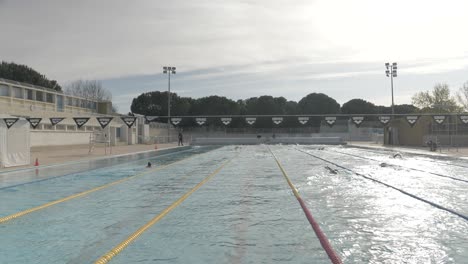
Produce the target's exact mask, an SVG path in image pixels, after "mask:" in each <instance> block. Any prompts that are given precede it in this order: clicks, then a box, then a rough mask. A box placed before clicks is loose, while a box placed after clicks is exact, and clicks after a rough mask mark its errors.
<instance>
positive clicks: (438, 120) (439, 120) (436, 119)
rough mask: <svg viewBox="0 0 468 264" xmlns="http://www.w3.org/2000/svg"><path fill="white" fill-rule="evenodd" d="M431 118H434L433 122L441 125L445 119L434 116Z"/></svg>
mask: <svg viewBox="0 0 468 264" xmlns="http://www.w3.org/2000/svg"><path fill="white" fill-rule="evenodd" d="M432 118H434V121H435V122H436V123H437V124H439V125H441V124H442V123H444V121H445V119H446V116H444V115H435V116H432Z"/></svg>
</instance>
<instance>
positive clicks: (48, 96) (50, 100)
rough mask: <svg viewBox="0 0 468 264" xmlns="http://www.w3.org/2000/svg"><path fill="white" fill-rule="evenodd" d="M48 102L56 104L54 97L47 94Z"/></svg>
mask: <svg viewBox="0 0 468 264" xmlns="http://www.w3.org/2000/svg"><path fill="white" fill-rule="evenodd" d="M46 101H47V102H48V103H53V102H54V95H53V94H51V93H47V94H46Z"/></svg>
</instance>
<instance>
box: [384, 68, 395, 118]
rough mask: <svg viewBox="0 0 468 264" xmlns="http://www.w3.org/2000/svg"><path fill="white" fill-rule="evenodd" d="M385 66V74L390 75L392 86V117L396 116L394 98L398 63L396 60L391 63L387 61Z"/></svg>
mask: <svg viewBox="0 0 468 264" xmlns="http://www.w3.org/2000/svg"><path fill="white" fill-rule="evenodd" d="M385 67H386V68H387V70H386V71H385V74H386V75H387V77H390V85H391V88H392V117H394V116H395V103H394V100H393V77H397V63H396V62H394V63H392V64H390V63H388V62H387V63H385Z"/></svg>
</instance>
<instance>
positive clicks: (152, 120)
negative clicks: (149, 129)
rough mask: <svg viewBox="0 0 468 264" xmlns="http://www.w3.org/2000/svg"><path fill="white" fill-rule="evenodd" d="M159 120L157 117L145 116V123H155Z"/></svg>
mask: <svg viewBox="0 0 468 264" xmlns="http://www.w3.org/2000/svg"><path fill="white" fill-rule="evenodd" d="M158 118H159V116H145V119H146V122H148V123H151V122H154V121H156V120H157V119H158Z"/></svg>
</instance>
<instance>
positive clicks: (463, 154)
mask: <svg viewBox="0 0 468 264" xmlns="http://www.w3.org/2000/svg"><path fill="white" fill-rule="evenodd" d="M348 146H355V147H361V148H372V149H382V150H392V151H397V152H408V153H415V154H424V155H435V156H440V155H442V156H453V157H459V158H468V147H459V148H455V147H452V148H447V147H443V148H442V149H438V150H437V151H429V148H424V147H413V146H383V145H382V144H381V143H374V142H361V141H356V142H348Z"/></svg>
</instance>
